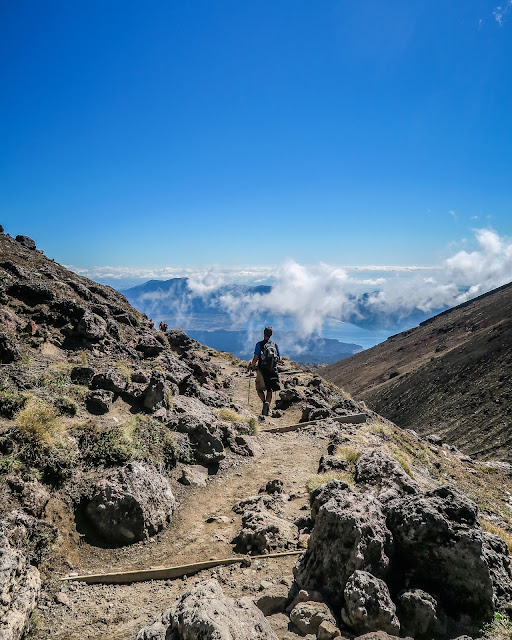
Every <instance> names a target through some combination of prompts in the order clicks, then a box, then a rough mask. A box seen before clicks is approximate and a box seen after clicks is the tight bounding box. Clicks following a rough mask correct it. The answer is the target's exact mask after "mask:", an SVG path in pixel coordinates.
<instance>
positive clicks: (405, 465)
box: [387, 445, 414, 479]
mask: <svg viewBox="0 0 512 640" xmlns="http://www.w3.org/2000/svg"><path fill="white" fill-rule="evenodd" d="M387 449H388V451H389V454H390V455H391V457H393V458H394V459H395V460H396V461H397V462H398V464H399V465H400V466H401V467H402V469H403V470H404V471H405V473H406V474H407V475H408V476H410V477H411V478H413V479H414V474H413V472H412V468H411V460H410V458H409V456H408V455H407V454H406V453H405V452H404V451H403V450H402V449H401V448H400V447H397V446H396V445H388V447H387Z"/></svg>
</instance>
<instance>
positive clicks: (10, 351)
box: [0, 331, 21, 364]
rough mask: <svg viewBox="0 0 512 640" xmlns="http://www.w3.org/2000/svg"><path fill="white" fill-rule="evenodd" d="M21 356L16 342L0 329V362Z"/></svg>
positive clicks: (7, 361) (6, 361)
mask: <svg viewBox="0 0 512 640" xmlns="http://www.w3.org/2000/svg"><path fill="white" fill-rule="evenodd" d="M20 358H21V353H20V350H19V348H18V344H17V342H16V341H15V340H14V338H12V337H11V336H9V335H8V334H7V333H5V331H0V363H1V364H9V362H14V361H16V360H19V359H20Z"/></svg>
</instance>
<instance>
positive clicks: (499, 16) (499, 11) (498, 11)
mask: <svg viewBox="0 0 512 640" xmlns="http://www.w3.org/2000/svg"><path fill="white" fill-rule="evenodd" d="M511 9H512V0H506V2H505V3H504V4H500V5H498V6H497V7H496V8H495V9H494V11H493V12H492V15H493V16H494V19H495V20H496V22H497V23H498V24H499V25H500V27H502V26H503V21H504V18H505V16H506V15H507V13H508V12H509V11H510V10H511Z"/></svg>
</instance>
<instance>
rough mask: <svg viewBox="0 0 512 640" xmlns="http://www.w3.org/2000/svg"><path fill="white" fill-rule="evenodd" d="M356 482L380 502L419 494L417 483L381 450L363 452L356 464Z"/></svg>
mask: <svg viewBox="0 0 512 640" xmlns="http://www.w3.org/2000/svg"><path fill="white" fill-rule="evenodd" d="M356 482H357V484H359V485H362V486H363V487H364V489H366V490H367V491H369V492H370V493H372V494H373V495H375V496H377V497H378V498H379V500H380V501H381V502H388V501H389V500H391V499H393V498H396V497H398V496H403V495H415V494H418V493H420V487H419V485H418V483H417V482H416V481H415V480H413V479H412V478H411V477H410V476H408V475H407V473H405V471H404V470H403V469H402V467H401V466H400V464H399V463H398V462H397V461H396V460H395V459H394V458H392V457H391V456H390V455H389V454H388V453H386V452H385V451H382V450H381V449H371V450H369V451H365V452H364V453H363V454H362V455H361V456H360V458H359V459H358V461H357V462H356Z"/></svg>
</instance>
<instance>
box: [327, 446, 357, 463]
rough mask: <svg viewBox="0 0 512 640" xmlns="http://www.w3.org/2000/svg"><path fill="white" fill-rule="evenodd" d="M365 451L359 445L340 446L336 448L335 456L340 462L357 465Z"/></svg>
mask: <svg viewBox="0 0 512 640" xmlns="http://www.w3.org/2000/svg"><path fill="white" fill-rule="evenodd" d="M363 451H364V449H363V448H362V447H359V446H357V445H356V446H354V447H342V446H338V447H336V451H335V454H334V455H335V456H336V457H337V458H339V459H340V460H346V461H347V462H350V463H351V464H355V463H356V462H357V461H358V460H359V458H360V457H361V455H362V454H363Z"/></svg>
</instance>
